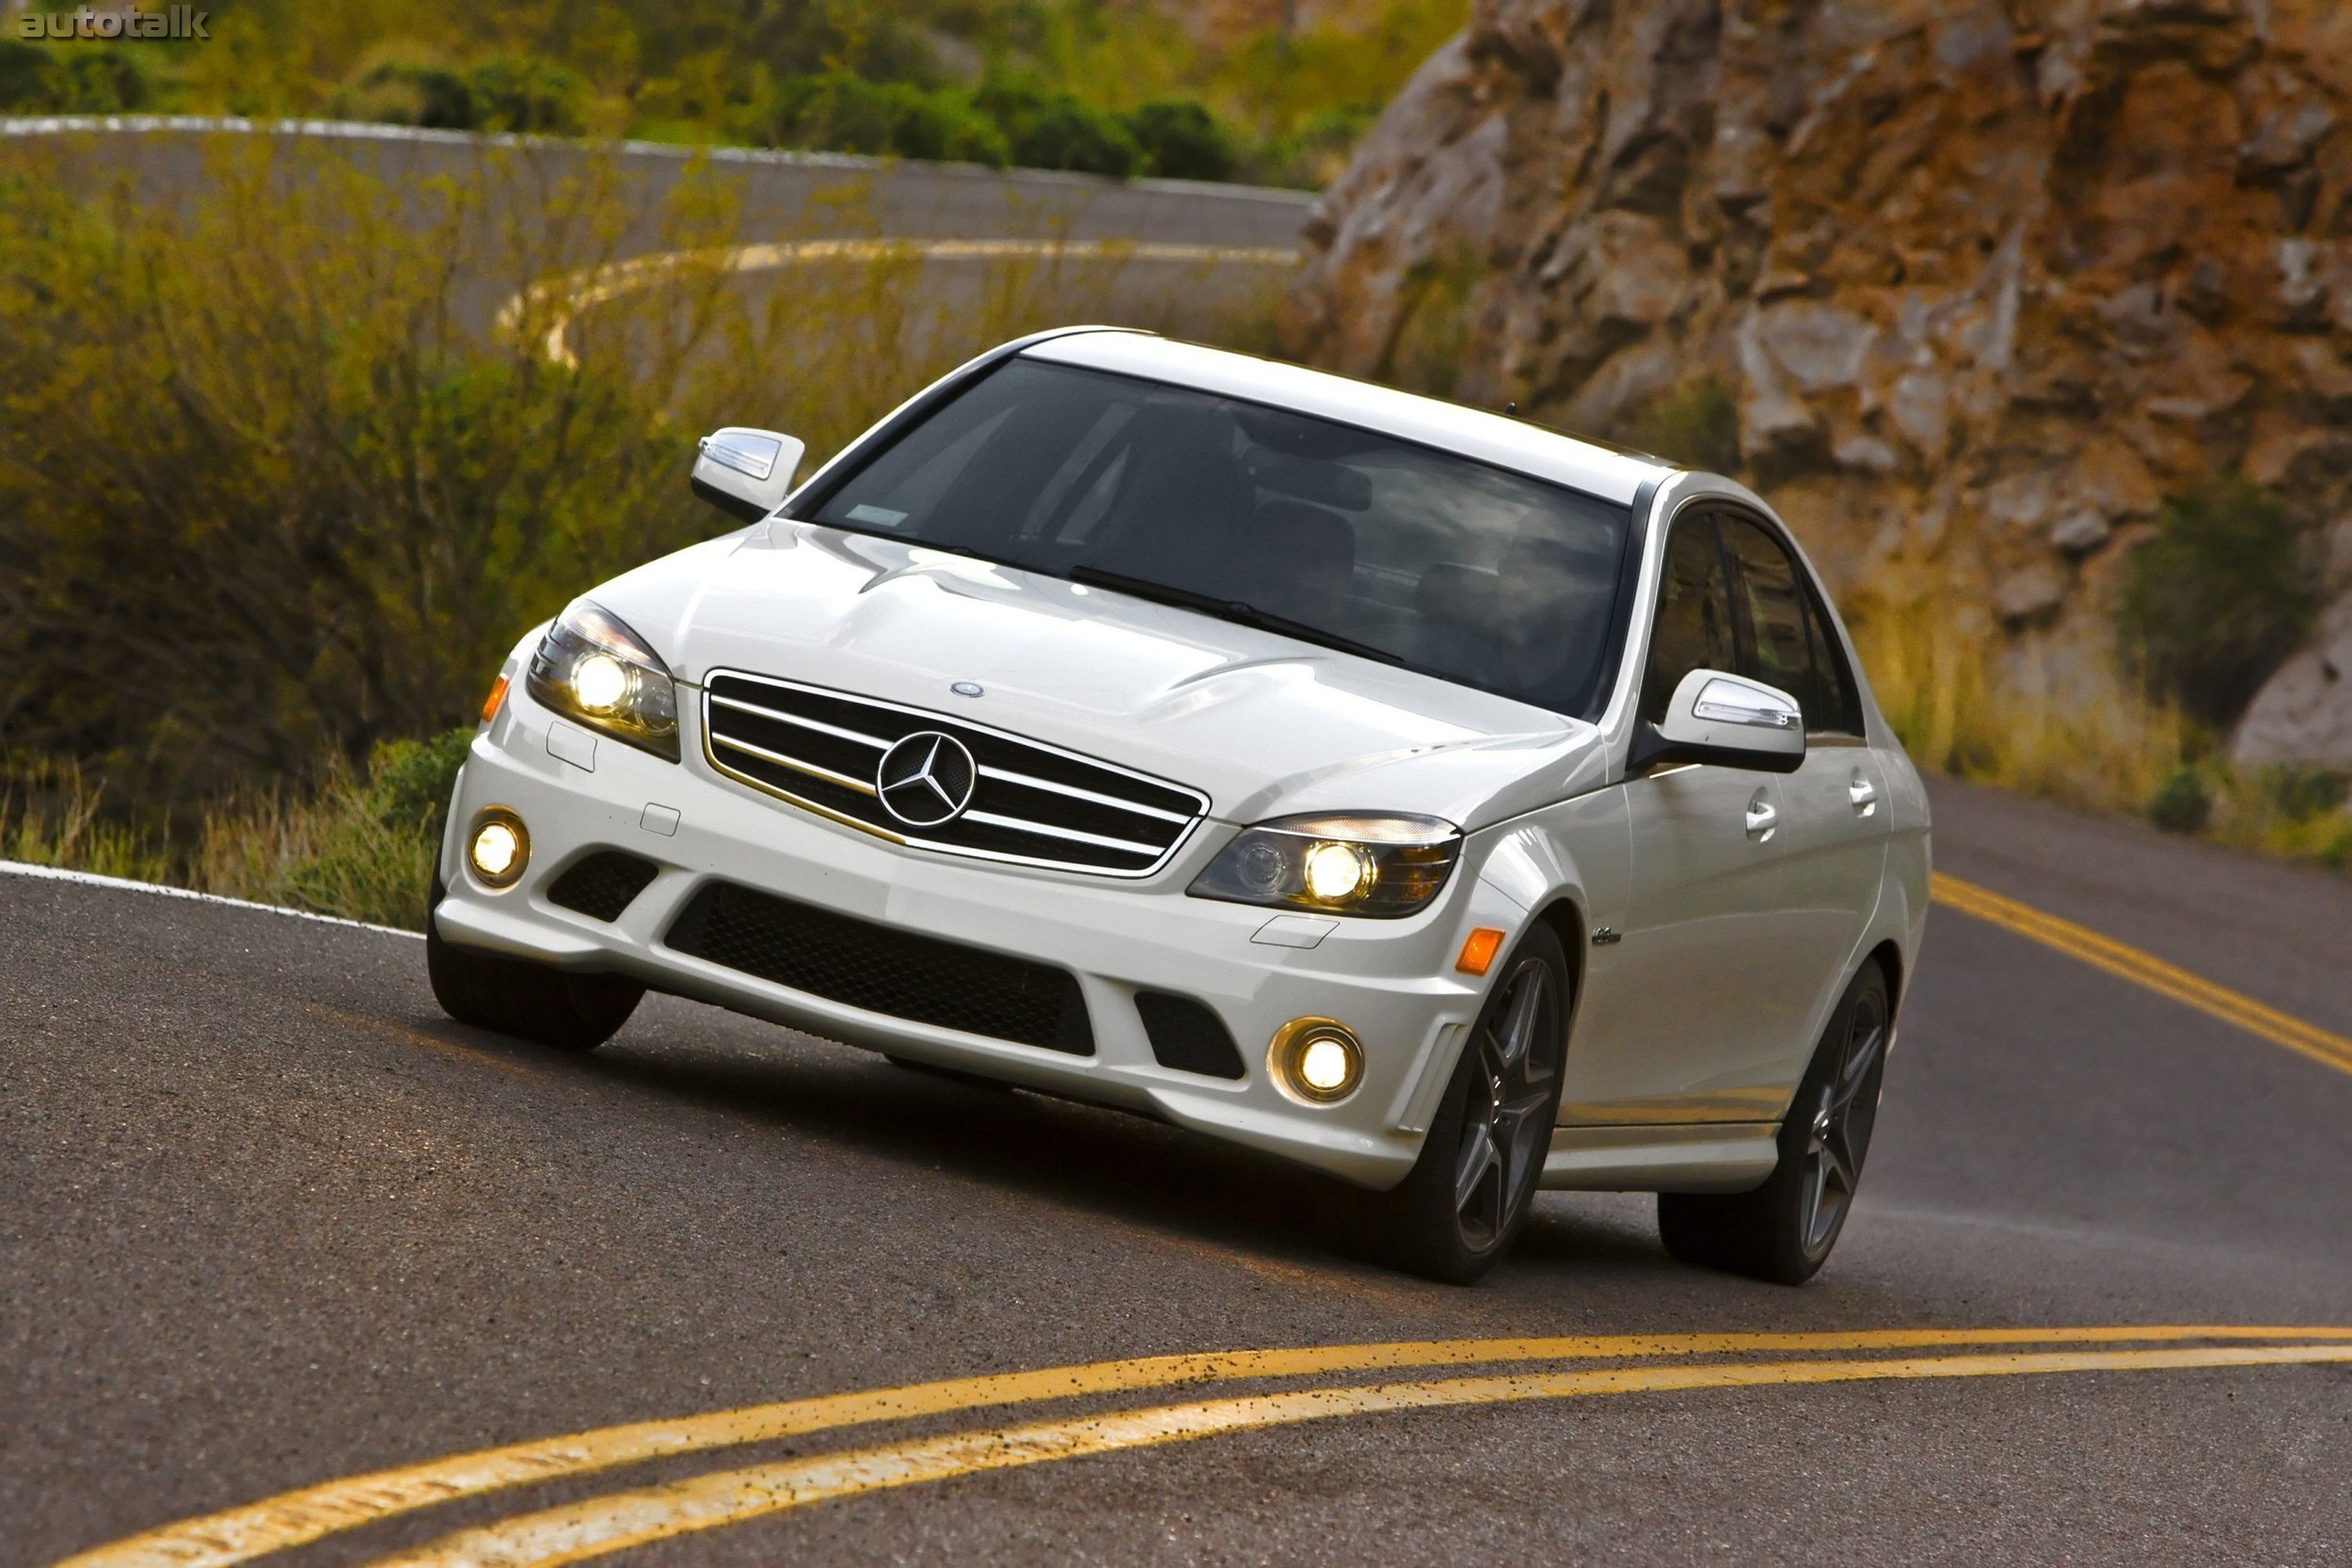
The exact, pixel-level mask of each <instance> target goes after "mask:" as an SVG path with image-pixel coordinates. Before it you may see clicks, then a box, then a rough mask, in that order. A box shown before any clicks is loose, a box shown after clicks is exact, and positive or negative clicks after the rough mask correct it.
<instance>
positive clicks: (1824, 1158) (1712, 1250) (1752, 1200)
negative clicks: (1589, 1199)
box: [1658, 960, 1894, 1285]
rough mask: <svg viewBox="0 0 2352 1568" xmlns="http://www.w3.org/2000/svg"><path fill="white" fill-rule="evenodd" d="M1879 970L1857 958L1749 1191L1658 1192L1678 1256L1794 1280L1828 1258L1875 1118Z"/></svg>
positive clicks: (1885, 1009)
mask: <svg viewBox="0 0 2352 1568" xmlns="http://www.w3.org/2000/svg"><path fill="white" fill-rule="evenodd" d="M1893 1022H1894V1021H1893V1009H1892V1007H1891V1006H1890V1004H1889V1001H1888V997H1887V988H1886V974H1885V972H1884V971H1883V970H1882V969H1881V968H1880V967H1879V965H1878V963H1877V961H1876V960H1873V961H1871V962H1869V963H1867V964H1864V965H1863V966H1862V973H1861V974H1857V975H1855V976H1854V978H1853V983H1852V984H1851V985H1850V986H1848V987H1847V988H1846V994H1845V995H1844V996H1843V997H1840V998H1839V999H1838V1003H1837V1006H1836V1009H1835V1010H1833V1011H1832V1012H1831V1013H1830V1017H1829V1027H1828V1028H1827V1029H1825V1030H1824V1031H1822V1035H1821V1042H1820V1045H1819V1046H1817V1047H1816V1048H1815V1049H1814V1052H1813V1060H1812V1062H1811V1064H1810V1065H1809V1066H1807V1067H1806V1069H1805V1072H1804V1078H1803V1080H1801V1081H1800V1082H1799V1083H1798V1085H1797V1092H1796V1096H1795V1098H1794V1099H1792V1100H1791V1101H1789V1105H1788V1117H1786V1118H1784V1119H1783V1120H1782V1122H1781V1124H1780V1161H1779V1164H1775V1165H1774V1166H1773V1167H1772V1175H1771V1176H1769V1177H1767V1178H1766V1179H1765V1181H1764V1184H1763V1185H1762V1186H1760V1187H1758V1188H1756V1190H1755V1191H1753V1192H1746V1193H1729V1194H1712V1193H1708V1194H1700V1193H1661V1194H1659V1195H1658V1234H1659V1237H1660V1238H1661V1240H1662V1241H1664V1243H1666V1250H1667V1251H1668V1252H1671V1253H1673V1254H1674V1255H1675V1256H1676V1257H1677V1258H1679V1259H1682V1260H1683V1261H1684V1262H1686V1263H1696V1264H1698V1265H1700V1266H1701V1267H1703V1268H1710V1269H1722V1270H1724V1271H1725V1272H1726V1273H1730V1274H1743V1275H1750V1276H1751V1277H1753V1278H1756V1279H1762V1280H1769V1281H1770V1282H1772V1283H1773V1284H1775V1285H1802V1284H1804V1282H1805V1281H1806V1280H1808V1279H1810V1278H1812V1277H1813V1276H1814V1275H1815V1274H1817V1273H1819V1272H1820V1267H1821V1265H1822V1264H1823V1263H1825V1262H1827V1261H1828V1260H1829V1254H1830V1249H1831V1248H1832V1247H1834V1246H1836V1244H1837V1237H1838V1234H1839V1233H1840V1232H1841V1231H1842V1230H1844V1229H1845V1227H1846V1216H1847V1215H1848V1214H1849V1213H1851V1212H1852V1209H1853V1196H1854V1191H1855V1189H1856V1188H1857V1187H1858V1186H1859V1185H1860V1183H1861V1180H1862V1164H1863V1161H1864V1159H1865V1158H1867V1156H1868V1154H1869V1152H1870V1131H1871V1129H1872V1127H1874V1126H1875V1125H1876V1124H1877V1121H1878V1108H1879V1087H1880V1085H1881V1083H1882V1081H1883V1079H1884V1077H1885V1073H1886V1042H1887V1037H1888V1034H1889V1032H1890V1031H1891V1029H1892V1026H1893Z"/></svg>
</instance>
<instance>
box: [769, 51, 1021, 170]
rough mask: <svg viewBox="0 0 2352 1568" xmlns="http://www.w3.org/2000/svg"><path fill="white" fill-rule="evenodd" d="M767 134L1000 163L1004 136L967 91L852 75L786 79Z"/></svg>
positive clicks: (831, 147)
mask: <svg viewBox="0 0 2352 1568" xmlns="http://www.w3.org/2000/svg"><path fill="white" fill-rule="evenodd" d="M768 139H769V140H770V141H771V142H772V143H773V144H774V145H777V146H780V147H811V148H820V149H823V150H827V151H831V152H863V153H867V154H870V155H882V154H888V155H892V156H897V157H901V158H934V159H946V160H949V161H952V162H957V163H971V164H986V165H988V166H991V167H995V168H1001V167H1002V166H1004V165H1005V163H1006V161H1007V160H1008V158H1009V156H1010V150H1009V148H1008V147H1007V145H1006V142H1005V135H1004V133H1003V132H1002V131H1001V130H999V129H998V128H997V126H996V123H995V121H993V119H989V118H988V117H987V116H986V115H984V114H981V113H980V112H979V111H978V110H977V109H975V108H974V107H973V106H972V103H971V101H970V100H969V99H968V98H966V97H965V96H964V95H963V94H961V93H959V92H955V91H953V90H951V89H948V88H937V89H931V88H925V87H915V86H914V85H912V84H910V83H905V82H892V83H875V82H869V81H866V79H865V78H863V77H860V76H852V75H850V74H848V73H846V72H838V71H836V72H833V73H830V74H827V75H822V76H793V77H787V78H786V79H785V80H784V81H782V82H780V83H778V84H777V85H776V87H775V90H774V93H773V94H772V96H771V100H770V105H769V111H768Z"/></svg>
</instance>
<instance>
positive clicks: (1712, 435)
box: [1633, 375, 1740, 474]
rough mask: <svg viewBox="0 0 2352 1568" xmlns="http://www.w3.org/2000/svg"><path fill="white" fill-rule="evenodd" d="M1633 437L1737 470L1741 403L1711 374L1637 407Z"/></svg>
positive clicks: (1683, 459) (1692, 461)
mask: <svg viewBox="0 0 2352 1568" xmlns="http://www.w3.org/2000/svg"><path fill="white" fill-rule="evenodd" d="M1633 442H1634V444H1635V445H1636V446H1638V447H1640V448H1641V449H1642V450H1643V451H1650V452H1655V453H1657V454H1658V455H1659V456H1661V457H1665V458H1670V459H1672V460H1673V461H1675V462H1677V463H1686V464H1689V465H1691V466H1692V467H1699V468H1707V469H1710V470H1712V471H1714V472H1716V473H1719V474H1729V473H1737V472H1739V470H1740V408H1739V405H1738V404H1735V403H1733V402H1732V401H1731V393H1730V392H1729V391H1728V390H1726V389H1725V388H1724V384H1723V383H1722V382H1720V381H1718V380H1716V379H1715V378H1714V377H1713V376H1711V375H1710V376H1707V377H1705V378H1703V379H1701V380H1697V381H1692V382H1688V383H1686V384H1684V385H1683V386H1680V387H1677V388H1675V389H1674V390H1673V391H1670V392H1668V393H1667V394H1666V395H1665V396H1663V397H1661V398H1660V399H1659V400H1658V401H1657V402H1655V403H1653V404H1650V405H1649V406H1648V407H1647V408H1645V409H1644V410H1643V411H1642V416H1641V418H1640V419H1639V420H1636V421H1634V429H1633Z"/></svg>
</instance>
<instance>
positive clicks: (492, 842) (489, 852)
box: [466, 806, 531, 888]
mask: <svg viewBox="0 0 2352 1568" xmlns="http://www.w3.org/2000/svg"><path fill="white" fill-rule="evenodd" d="M466 859H467V860H468V861H469V863H471V864H472V866H473V874H474V876H475V877H476V878H477V879H480V880H481V882H482V883H483V885H485V887H494V888H495V887H512V886H513V885H514V884H515V879H516V878H518V877H520V876H521V875H522V874H523V867H524V866H526V865H528V864H529V863H531V834H530V833H529V832H527V831H526V830H525V829H524V827H523V819H522V818H521V817H519V816H516V815H515V814H514V813H513V812H511V811H509V810H507V809H506V808H505V807H504V806H485V807H484V808H483V810H482V811H481V813H480V814H479V815H477V816H475V817H474V819H473V833H472V835H471V836H470V837H469V839H468V840H467V842H466Z"/></svg>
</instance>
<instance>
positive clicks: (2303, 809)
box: [2255, 767, 2352, 822]
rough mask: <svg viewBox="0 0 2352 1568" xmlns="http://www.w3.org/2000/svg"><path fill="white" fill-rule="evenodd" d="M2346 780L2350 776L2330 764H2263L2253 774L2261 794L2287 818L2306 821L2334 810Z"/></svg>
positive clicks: (2342, 793) (2349, 781) (2342, 794)
mask: <svg viewBox="0 0 2352 1568" xmlns="http://www.w3.org/2000/svg"><path fill="white" fill-rule="evenodd" d="M2347 784H2352V780H2347V779H2346V778H2345V776H2344V774H2342V773H2339V772H2337V771H2336V770H2335V769H2334V768H2294V767H2277V768H2264V769H2263V770H2262V771H2261V773H2259V774H2258V775H2256V777H2255V785H2256V787H2257V788H2259V789H2260V790H2261V791H2262V793H2263V796H2264V798H2265V800H2268V801H2269V802H2270V804H2271V805H2272V807H2273V808H2275V809H2276V810H2277V811H2278V813H2279V814H2280V816H2284V817H2285V818H2286V819H2287V820H2288V821H2290V822H2308V821H2310V820H2311V819H2312V817H2314V816H2322V815H2324V814H2326V813H2328V812H2331V811H2335V810H2337V809H2338V808H2339V807H2341V806H2342V805H2343V804H2344V794H2345V790H2346V786H2347Z"/></svg>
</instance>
